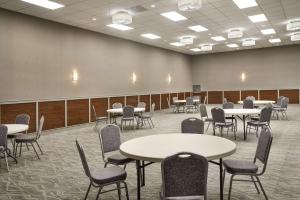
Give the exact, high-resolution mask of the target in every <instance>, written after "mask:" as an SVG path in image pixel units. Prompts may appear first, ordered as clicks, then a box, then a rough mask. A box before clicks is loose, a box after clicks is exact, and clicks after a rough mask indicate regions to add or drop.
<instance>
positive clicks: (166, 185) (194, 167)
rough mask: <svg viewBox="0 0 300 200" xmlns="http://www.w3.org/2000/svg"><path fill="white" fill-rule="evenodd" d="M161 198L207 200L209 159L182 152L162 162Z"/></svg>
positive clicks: (168, 199) (165, 199) (162, 199)
mask: <svg viewBox="0 0 300 200" xmlns="http://www.w3.org/2000/svg"><path fill="white" fill-rule="evenodd" d="M161 173H162V187H161V193H160V197H161V200H171V199H178V200H179V199H180V200H184V199H186V200H188V199H191V200H192V199H194V200H201V199H204V200H207V176H208V175H207V174H208V161H207V159H206V158H205V157H203V156H201V155H197V154H193V153H186V152H181V153H177V154H175V155H172V156H170V157H167V158H165V159H164V160H163V161H162V163H161Z"/></svg>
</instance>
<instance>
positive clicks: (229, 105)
mask: <svg viewBox="0 0 300 200" xmlns="http://www.w3.org/2000/svg"><path fill="white" fill-rule="evenodd" d="M222 107H223V109H234V103H232V102H225V103H223V105H222ZM225 119H230V120H231V122H232V123H233V122H235V126H236V127H237V121H236V117H235V116H230V117H229V116H228V117H225Z"/></svg>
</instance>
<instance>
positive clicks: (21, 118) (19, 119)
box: [7, 113, 30, 149]
mask: <svg viewBox="0 0 300 200" xmlns="http://www.w3.org/2000/svg"><path fill="white" fill-rule="evenodd" d="M29 122H30V116H29V115H28V114H25V113H23V114H18V115H17V116H16V120H15V123H16V124H24V125H28V126H29ZM23 133H27V131H25V132H20V133H15V134H12V135H7V138H8V139H10V140H11V143H12V144H13V148H15V142H14V140H13V139H14V138H15V137H16V136H17V135H20V134H23ZM27 149H28V147H27Z"/></svg>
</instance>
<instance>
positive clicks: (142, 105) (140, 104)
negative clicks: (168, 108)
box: [137, 101, 146, 108]
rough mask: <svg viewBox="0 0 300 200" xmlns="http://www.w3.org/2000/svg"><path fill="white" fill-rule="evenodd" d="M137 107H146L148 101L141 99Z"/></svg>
mask: <svg viewBox="0 0 300 200" xmlns="http://www.w3.org/2000/svg"><path fill="white" fill-rule="evenodd" d="M137 107H138V108H146V103H145V102H142V101H140V102H138V104H137Z"/></svg>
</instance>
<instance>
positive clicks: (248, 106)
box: [243, 99, 254, 109]
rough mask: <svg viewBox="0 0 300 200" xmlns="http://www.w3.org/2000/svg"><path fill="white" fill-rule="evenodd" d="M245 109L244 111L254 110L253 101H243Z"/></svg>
mask: <svg viewBox="0 0 300 200" xmlns="http://www.w3.org/2000/svg"><path fill="white" fill-rule="evenodd" d="M243 108H244V109H253V108H254V104H253V100H251V99H245V100H244V101H243Z"/></svg>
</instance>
